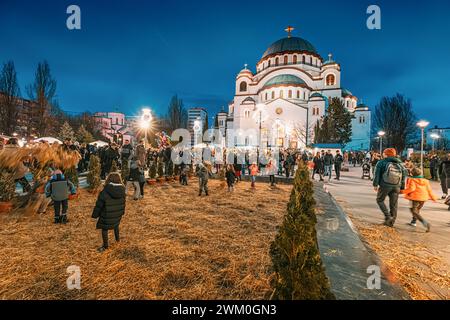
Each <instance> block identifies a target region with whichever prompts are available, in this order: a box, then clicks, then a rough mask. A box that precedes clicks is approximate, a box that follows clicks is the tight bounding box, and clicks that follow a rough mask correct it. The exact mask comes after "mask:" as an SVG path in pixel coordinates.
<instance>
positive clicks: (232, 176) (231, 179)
mask: <svg viewBox="0 0 450 320" xmlns="http://www.w3.org/2000/svg"><path fill="white" fill-rule="evenodd" d="M225 177H226V178H227V183H228V184H233V183H234V182H235V181H236V174H235V173H234V171H229V170H227V172H226V173H225Z"/></svg>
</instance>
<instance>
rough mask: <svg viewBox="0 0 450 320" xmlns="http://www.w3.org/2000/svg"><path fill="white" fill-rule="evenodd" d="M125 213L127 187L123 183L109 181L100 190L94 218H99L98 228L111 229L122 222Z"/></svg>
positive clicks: (93, 214)
mask: <svg viewBox="0 0 450 320" xmlns="http://www.w3.org/2000/svg"><path fill="white" fill-rule="evenodd" d="M124 214H125V187H124V186H123V185H122V184H116V183H108V184H107V185H106V186H105V188H104V189H103V190H102V192H100V194H99V195H98V198H97V202H96V204H95V208H94V211H93V212H92V218H94V219H97V218H98V221H97V229H103V230H110V229H114V228H115V227H117V226H118V225H119V224H120V220H121V219H122V216H123V215H124Z"/></svg>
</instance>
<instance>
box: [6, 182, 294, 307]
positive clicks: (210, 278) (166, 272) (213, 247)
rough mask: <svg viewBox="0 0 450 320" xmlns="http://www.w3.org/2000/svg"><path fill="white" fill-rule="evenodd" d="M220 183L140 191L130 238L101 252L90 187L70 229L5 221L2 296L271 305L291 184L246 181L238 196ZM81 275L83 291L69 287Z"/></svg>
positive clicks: (25, 219) (29, 220) (126, 234)
mask: <svg viewBox="0 0 450 320" xmlns="http://www.w3.org/2000/svg"><path fill="white" fill-rule="evenodd" d="M222 184H223V183H221V182H219V181H217V180H210V182H209V186H210V196H209V197H205V196H203V197H198V189H197V180H192V181H190V185H189V186H187V187H184V186H180V185H178V184H177V183H169V184H167V185H163V186H146V189H145V192H146V195H145V198H144V199H143V200H139V201H134V200H133V199H132V198H131V193H132V190H131V189H132V188H130V190H129V197H128V198H127V209H126V213H125V216H124V218H123V219H122V223H121V241H120V242H119V243H115V241H114V236H113V233H112V231H110V249H108V250H107V251H105V252H103V253H98V252H97V250H96V249H97V248H98V247H99V246H100V245H101V236H100V231H99V230H96V229H95V220H94V219H91V213H92V209H93V206H94V203H95V199H96V196H94V195H91V194H89V193H88V192H86V191H85V190H81V194H80V197H79V198H78V199H76V200H71V201H70V203H69V206H70V207H69V223H68V224H67V225H54V224H53V208H52V207H49V208H48V209H47V213H45V214H43V215H41V216H39V215H30V214H25V215H24V214H18V213H11V214H9V215H2V216H0V299H262V298H264V297H266V296H267V294H270V285H269V280H270V277H271V271H270V266H271V260H270V256H269V248H270V243H271V242H272V240H273V239H274V237H275V234H276V228H277V226H279V225H280V224H281V222H282V219H283V216H284V214H285V212H286V205H287V201H288V198H289V194H290V190H291V186H283V185H280V186H278V187H277V188H274V189H270V188H269V187H268V185H267V184H262V183H260V184H257V189H256V190H251V188H250V184H249V183H248V182H241V183H239V184H238V185H237V186H236V188H235V192H234V193H232V194H230V193H228V192H227V190H226V187H222V186H221V185H222ZM72 265H75V266H79V267H80V269H81V290H76V289H75V290H68V289H67V285H66V281H67V278H68V277H69V274H68V273H66V270H67V268H68V267H69V266H72Z"/></svg>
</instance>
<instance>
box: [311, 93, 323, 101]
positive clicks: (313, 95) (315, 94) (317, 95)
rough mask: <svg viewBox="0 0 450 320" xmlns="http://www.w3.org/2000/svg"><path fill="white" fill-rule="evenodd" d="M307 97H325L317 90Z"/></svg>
mask: <svg viewBox="0 0 450 320" xmlns="http://www.w3.org/2000/svg"><path fill="white" fill-rule="evenodd" d="M309 98H321V99H324V100H325V97H324V96H323V95H321V94H320V93H318V92H314V93H313V94H312V95H310V96H309Z"/></svg>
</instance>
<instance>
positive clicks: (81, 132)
mask: <svg viewBox="0 0 450 320" xmlns="http://www.w3.org/2000/svg"><path fill="white" fill-rule="evenodd" d="M77 140H78V142H81V143H91V142H93V141H94V137H93V136H92V134H91V133H90V132H89V131H87V130H86V128H85V127H84V125H81V126H80V128H78V132H77Z"/></svg>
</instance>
